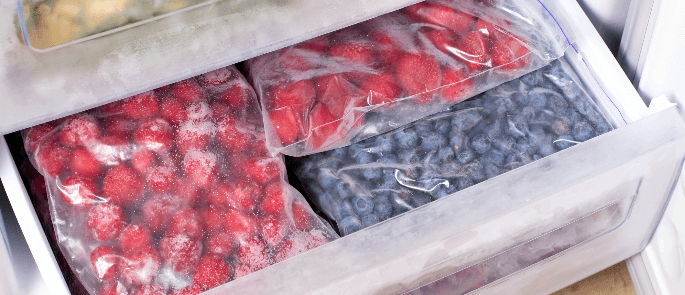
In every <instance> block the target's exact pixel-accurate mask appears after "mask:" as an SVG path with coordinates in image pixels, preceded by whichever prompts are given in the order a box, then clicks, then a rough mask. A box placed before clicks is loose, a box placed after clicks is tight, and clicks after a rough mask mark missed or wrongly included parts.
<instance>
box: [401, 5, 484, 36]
mask: <svg viewBox="0 0 685 295" xmlns="http://www.w3.org/2000/svg"><path fill="white" fill-rule="evenodd" d="M404 11H405V13H406V14H407V15H409V16H410V17H411V18H414V19H415V20H418V21H422V22H427V23H429V24H433V25H436V26H442V27H445V28H448V29H450V30H452V31H454V32H456V33H459V34H462V33H466V32H469V31H470V30H471V26H472V25H473V22H474V21H475V20H476V19H475V17H473V16H472V15H469V14H466V13H463V12H461V11H458V10H454V9H452V8H450V7H447V6H445V5H440V4H433V3H428V2H426V3H424V4H423V5H413V6H410V7H407V8H405V10H404Z"/></svg>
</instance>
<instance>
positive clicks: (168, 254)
mask: <svg viewBox="0 0 685 295" xmlns="http://www.w3.org/2000/svg"><path fill="white" fill-rule="evenodd" d="M159 252H160V254H161V256H162V258H163V259H164V263H165V264H166V265H168V266H169V267H171V269H172V270H173V271H175V272H177V273H179V274H188V273H190V272H191V271H193V269H195V266H197V263H198V262H199V261H200V256H201V255H202V243H201V242H200V240H198V239H193V238H191V237H188V236H187V235H185V234H171V233H167V235H166V236H165V237H164V238H162V239H161V240H160V241H159Z"/></svg>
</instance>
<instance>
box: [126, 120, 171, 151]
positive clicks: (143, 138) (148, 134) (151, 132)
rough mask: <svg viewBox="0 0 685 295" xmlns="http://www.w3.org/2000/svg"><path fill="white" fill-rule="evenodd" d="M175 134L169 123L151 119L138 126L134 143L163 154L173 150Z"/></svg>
mask: <svg viewBox="0 0 685 295" xmlns="http://www.w3.org/2000/svg"><path fill="white" fill-rule="evenodd" d="M173 138H174V136H173V134H172V131H171V125H170V124H169V122H167V121H166V120H164V119H162V118H155V119H151V120H149V121H147V122H144V123H142V124H140V125H139V126H138V129H136V132H135V133H134V134H133V141H134V142H135V143H136V144H137V145H138V146H139V147H140V148H145V149H149V150H152V151H154V152H158V153H163V152H168V151H169V150H171V146H172V144H173Z"/></svg>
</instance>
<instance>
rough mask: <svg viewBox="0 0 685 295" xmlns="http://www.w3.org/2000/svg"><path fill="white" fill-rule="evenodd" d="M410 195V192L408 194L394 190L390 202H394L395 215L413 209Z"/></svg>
mask: <svg viewBox="0 0 685 295" xmlns="http://www.w3.org/2000/svg"><path fill="white" fill-rule="evenodd" d="M408 197H409V194H407V193H406V192H400V193H395V192H393V193H391V194H390V201H391V202H390V203H391V204H392V208H393V215H394V216H397V215H399V214H402V213H404V212H407V211H409V210H411V209H413V207H412V206H411V205H410V204H409V202H408V200H407V198H408Z"/></svg>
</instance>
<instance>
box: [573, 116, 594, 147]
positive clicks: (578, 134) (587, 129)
mask: <svg viewBox="0 0 685 295" xmlns="http://www.w3.org/2000/svg"><path fill="white" fill-rule="evenodd" d="M594 131H595V130H594V129H593V128H592V125H590V123H588V122H587V121H585V120H581V121H579V122H576V124H575V125H573V131H572V134H573V138H575V139H576V141H580V142H583V141H586V140H588V139H590V138H591V137H592V133H593V132H594Z"/></svg>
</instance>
